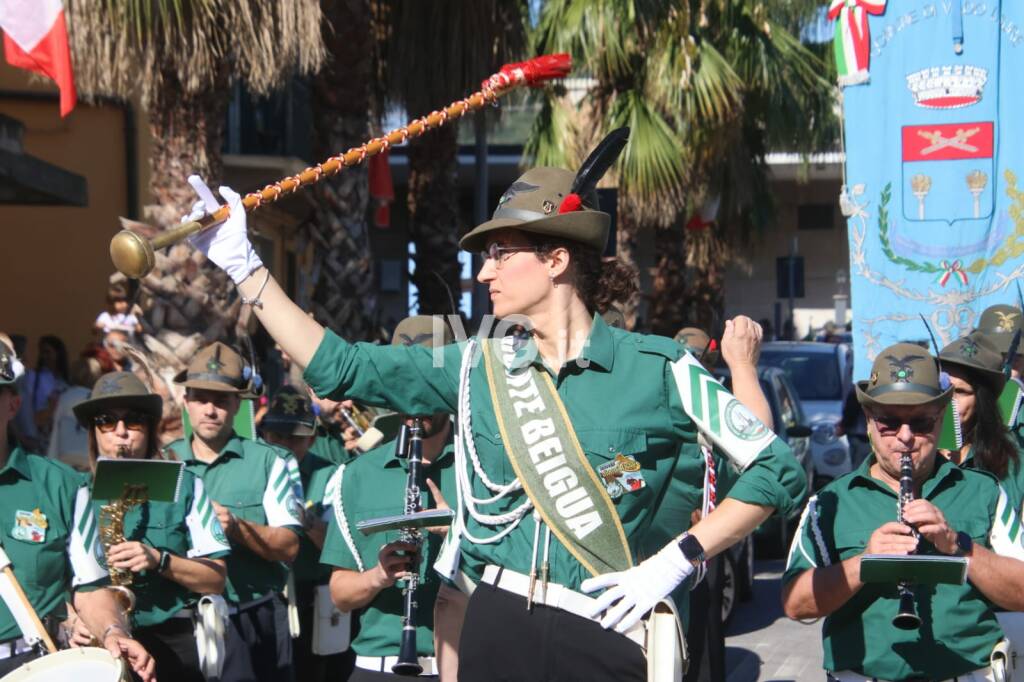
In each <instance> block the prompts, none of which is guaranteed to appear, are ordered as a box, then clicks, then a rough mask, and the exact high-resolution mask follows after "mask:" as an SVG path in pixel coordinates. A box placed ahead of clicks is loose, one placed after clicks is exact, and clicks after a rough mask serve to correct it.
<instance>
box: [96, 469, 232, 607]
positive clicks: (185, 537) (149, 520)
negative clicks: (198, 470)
mask: <svg viewBox="0 0 1024 682" xmlns="http://www.w3.org/2000/svg"><path fill="white" fill-rule="evenodd" d="M102 504H103V503H102V501H99V500H93V501H92V507H93V511H94V513H95V514H96V515H97V518H99V514H100V507H101V506H102ZM124 537H125V541H127V542H133V541H134V542H141V543H143V544H145V545H149V546H150V547H153V548H154V549H156V550H158V551H161V552H163V551H167V552H170V553H171V554H174V555H177V556H180V557H186V558H189V559H194V558H198V557H202V558H206V559H222V558H224V557H226V556H227V555H228V551H229V549H230V547H229V546H228V540H227V538H226V537H224V531H223V529H222V528H221V527H220V521H218V520H217V515H216V514H215V513H214V511H213V505H212V504H210V499H209V497H208V496H207V495H206V490H205V488H204V487H203V482H202V480H200V479H199V477H198V476H196V475H195V474H193V473H192V472H190V471H183V472H182V479H181V492H180V493H179V494H178V499H177V500H176V501H174V502H145V503H143V504H141V505H138V506H133V507H131V508H130V509H129V510H128V511H127V512H126V513H125V515H124ZM130 589H131V590H132V592H134V593H135V600H136V603H135V610H134V611H133V612H132V622H133V624H134V625H136V626H137V627H148V626H150V625H159V624H160V623H163V622H164V621H166V620H167V619H169V618H171V617H172V616H173V615H174V614H176V613H177V612H179V611H181V610H182V609H183V608H186V607H191V606H193V605H194V604H195V602H196V601H198V599H199V596H200V595H197V594H195V593H194V592H191V591H190V590H189V589H188V588H186V587H185V586H183V585H181V584H180V583H177V582H175V581H173V580H169V579H167V578H164V577H162V576H161V575H160V574H159V573H158V572H157V571H155V570H154V571H142V572H141V573H136V574H134V576H133V577H132V584H131V585H130Z"/></svg>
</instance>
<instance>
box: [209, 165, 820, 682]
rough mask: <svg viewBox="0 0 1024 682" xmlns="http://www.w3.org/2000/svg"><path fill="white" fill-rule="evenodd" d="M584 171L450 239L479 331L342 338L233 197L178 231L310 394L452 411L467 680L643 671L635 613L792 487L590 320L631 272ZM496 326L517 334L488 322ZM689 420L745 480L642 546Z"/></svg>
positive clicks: (736, 410)
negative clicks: (214, 223)
mask: <svg viewBox="0 0 1024 682" xmlns="http://www.w3.org/2000/svg"><path fill="white" fill-rule="evenodd" d="M620 149H621V147H620ZM609 163H610V159H608V158H604V159H603V160H601V159H598V160H597V161H588V163H585V164H584V168H587V169H594V168H607V167H608V164H609ZM597 175H599V173H598V174H597ZM597 180H598V177H594V175H593V174H591V173H589V172H583V171H581V173H579V174H576V173H572V172H570V171H566V170H562V169H555V168H537V169H533V170H531V171H528V172H527V173H526V174H525V175H523V176H522V177H521V178H519V180H517V181H516V182H515V183H513V185H512V186H511V187H510V188H509V190H508V191H507V192H506V193H505V194H504V195H503V196H502V198H501V200H500V201H499V203H498V208H497V210H496V211H495V214H494V219H493V220H491V221H488V222H487V223H484V224H482V225H480V226H478V227H477V228H475V229H474V230H473V231H471V232H470V233H469V234H467V235H466V236H465V237H463V239H462V241H461V244H460V245H461V246H462V248H464V249H466V250H470V251H475V252H478V253H480V255H481V258H482V262H483V266H482V269H481V271H480V272H479V274H478V275H477V279H478V281H480V282H481V283H483V284H485V285H487V286H488V288H489V290H490V298H491V302H492V304H493V307H494V315H495V317H496V318H498V319H499V320H500V321H499V323H498V326H497V328H496V329H497V331H496V332H495V333H494V335H493V338H487V337H488V336H490V334H488V333H487V332H488V331H489V330H488V329H486V328H485V329H483V330H482V332H481V334H480V335H479V337H475V338H473V339H470V340H469V343H468V344H450V345H447V346H443V347H441V348H434V349H429V348H426V347H424V346H420V345H409V346H388V347H380V346H373V345H370V344H362V343H357V344H349V343H347V342H345V341H344V340H342V339H341V338H339V337H338V336H337V335H335V334H333V333H332V332H330V331H326V330H324V329H323V328H322V327H321V326H320V325H319V324H317V323H316V321H315V320H312V319H311V318H309V317H308V316H307V315H306V313H305V312H304V311H303V310H302V309H301V308H299V307H298V306H296V305H295V304H294V303H293V302H292V301H290V300H289V299H288V297H287V295H286V294H285V293H284V291H283V290H282V289H281V287H280V286H279V285H278V284H277V283H276V282H275V281H274V280H273V278H272V277H271V276H270V272H269V271H268V270H267V269H266V268H264V267H263V265H262V262H261V261H260V259H259V257H258V255H257V254H256V252H255V251H254V250H253V248H252V245H251V244H250V243H249V241H248V238H247V237H246V227H245V220H246V218H245V210H244V207H243V206H242V204H241V199H240V197H239V196H238V195H237V194H235V193H234V192H233V191H231V190H230V189H227V188H221V190H220V192H221V196H222V197H224V198H225V199H226V200H227V203H228V204H229V205H230V206H231V217H230V218H229V219H228V220H227V222H225V223H224V224H222V225H220V226H219V227H218V228H217V229H215V230H211V231H209V232H207V233H205V234H203V235H200V236H199V237H197V238H195V239H194V240H193V243H194V244H195V245H196V246H197V248H199V249H200V250H202V251H203V252H204V253H205V254H206V255H207V256H208V257H209V258H210V260H212V261H213V262H214V263H216V264H217V265H218V266H220V267H221V268H223V269H224V270H225V271H226V272H227V274H228V275H229V276H230V277H231V278H232V279H233V280H234V281H235V283H236V284H237V285H238V287H239V291H240V292H241V295H242V296H243V301H245V302H246V303H248V304H250V305H252V306H253V310H254V312H255V314H256V316H257V317H258V318H259V319H260V321H261V322H262V324H263V326H264V327H265V328H266V329H267V331H268V332H269V333H270V334H271V336H273V337H274V339H275V340H276V341H277V342H278V343H279V344H280V345H281V347H282V348H284V350H285V351H286V352H287V353H288V354H289V355H290V356H291V357H292V358H293V359H294V360H295V361H296V362H298V363H299V364H300V365H302V366H305V367H306V373H305V378H306V381H307V383H308V384H309V385H310V386H311V387H312V388H313V389H314V391H315V392H316V393H317V395H326V396H330V397H338V396H342V395H343V396H345V397H350V398H353V399H355V400H358V401H360V402H362V403H365V404H368V405H374V406H377V405H380V406H386V407H388V408H390V409H392V410H395V411H396V412H400V413H402V414H411V415H427V414H433V413H437V412H446V413H450V414H455V415H457V420H458V426H459V434H460V439H459V442H457V443H456V452H457V453H458V455H459V456H458V458H457V459H458V462H457V464H456V467H457V469H458V480H459V481H460V483H459V495H458V498H459V499H458V500H456V501H455V505H454V506H455V508H456V519H455V523H454V526H453V530H452V533H451V534H450V536H449V537H450V543H449V547H448V550H454V549H455V547H456V545H457V548H458V550H459V551H458V552H455V551H447V550H446V551H442V552H441V557H440V559H439V561H438V564H439V566H438V567H437V570H438V571H439V572H441V573H442V575H445V576H446V577H448V578H451V579H452V580H454V581H456V582H457V583H458V584H461V585H467V586H468V585H471V584H472V583H476V584H477V586H478V588H477V589H476V590H475V591H473V594H472V596H471V598H470V602H469V606H468V610H467V613H466V620H465V623H464V625H463V628H462V637H461V642H460V652H459V679H460V680H463V682H465V681H467V680H469V681H473V680H493V679H495V678H496V677H500V678H501V679H505V680H537V679H570V678H571V679H616V680H642V679H645V677H646V663H645V658H644V650H643V648H642V647H643V636H642V630H643V628H642V624H641V623H640V621H641V618H643V617H644V616H645V615H646V614H647V613H649V612H650V611H651V609H652V608H653V607H654V606H655V605H656V604H657V603H658V602H659V601H660V600H662V599H664V598H665V597H666V596H667V595H668V594H669V593H670V592H671V591H672V590H673V589H674V588H675V587H676V586H677V585H679V584H680V583H681V582H682V581H683V580H685V579H686V578H687V576H689V575H690V574H692V573H694V572H695V571H697V570H699V569H700V567H701V566H702V565H703V559H704V556H705V555H707V556H713V555H715V554H718V553H720V552H721V551H723V550H724V549H726V548H727V547H728V546H729V545H731V544H732V543H734V542H736V541H737V540H739V539H741V538H743V537H745V536H746V535H747V534H748V533H749V532H750V531H752V530H753V529H754V528H755V527H756V526H757V525H758V524H760V523H761V522H762V521H763V520H764V519H765V518H767V517H768V516H769V515H770V514H771V513H772V511H773V510H775V509H780V510H781V511H783V512H788V510H789V509H791V508H792V507H793V506H794V505H795V504H796V502H797V500H799V499H800V498H801V497H802V495H803V494H804V490H805V486H806V480H805V477H804V475H803V472H802V471H801V469H800V467H799V466H798V465H797V463H796V461H795V459H794V458H793V456H792V453H791V452H790V451H789V449H788V448H787V447H786V446H785V444H783V443H781V442H780V441H778V440H777V439H775V438H774V437H773V436H772V435H771V434H770V432H767V430H766V429H765V428H764V426H763V425H761V424H760V422H758V421H757V420H756V418H754V417H753V416H752V415H750V413H749V411H748V410H746V408H743V407H742V405H740V403H739V401H737V400H735V398H733V397H732V396H731V395H729V394H728V392H726V391H725V389H723V388H722V387H721V385H720V384H718V383H717V382H715V381H714V380H713V379H712V378H711V377H710V376H708V375H707V373H706V371H705V370H703V369H702V368H700V367H699V365H696V366H695V361H693V362H691V360H692V357H691V356H689V355H688V354H686V353H685V351H684V350H683V349H682V348H681V347H680V346H679V345H678V344H676V343H675V342H674V341H672V340H671V339H668V338H664V337H656V336H651V335H643V334H634V333H631V332H627V331H624V330H620V329H613V328H611V327H609V326H608V325H607V324H606V323H605V322H604V321H603V319H602V318H601V316H600V314H599V313H600V312H601V311H602V310H605V309H606V308H607V307H608V306H609V305H610V304H612V303H614V302H615V301H621V300H625V299H626V298H628V297H629V296H631V295H633V294H634V293H635V292H636V289H637V282H636V277H635V273H633V272H631V271H630V270H628V269H627V268H625V267H624V266H623V265H622V264H620V263H618V262H617V261H614V260H611V261H606V260H604V259H602V252H603V250H604V248H605V245H606V244H607V242H608V236H609V232H610V222H611V218H610V216H609V215H608V214H607V213H603V212H601V211H600V210H598V201H597V193H596V189H595V186H596V183H597ZM190 182H191V183H192V185H193V187H195V188H196V190H197V193H198V194H199V196H200V199H201V200H202V202H203V205H202V206H197V207H196V213H197V214H198V213H202V212H204V210H205V209H204V206H209V207H210V208H211V209H213V207H214V206H215V205H216V204H217V203H218V201H217V199H216V198H215V197H214V196H213V194H212V192H210V190H209V189H208V188H206V187H205V185H203V184H202V181H201V180H199V179H198V178H196V177H192V178H190ZM491 322H493V319H492V320H489V321H488V323H491ZM510 322H516V323H518V324H519V325H521V327H522V328H523V329H525V330H526V335H525V336H523V335H518V336H516V335H507V334H504V333H502V332H501V329H502V327H505V328H506V330H508V327H510V326H511V325H510V324H509V323H510ZM441 326H443V322H442V324H441V325H438V327H437V328H436V330H435V332H434V333H435V334H437V333H438V332H439V331H440V327H441ZM680 387H682V390H681V389H680ZM705 396H707V397H706V398H705ZM521 422H522V423H521ZM509 425H511V428H509ZM698 428H702V429H704V428H706V429H708V430H709V433H711V434H712V438H717V439H721V440H722V442H728V443H730V444H731V445H730V447H729V448H728V449H726V451H725V452H724V454H726V455H728V456H730V457H735V460H736V462H737V465H738V466H740V467H741V468H743V469H744V473H743V474H742V475H741V476H740V477H739V478H738V480H737V482H736V484H735V485H734V487H733V488H732V491H731V494H730V497H729V499H726V500H721V501H720V502H719V505H718V507H717V509H716V510H715V512H713V513H712V514H709V515H708V516H707V517H706V518H704V519H702V520H701V522H700V523H698V524H697V525H696V526H694V527H693V528H691V529H690V530H689V531H688V532H687V533H682V531H683V529H684V528H685V527H686V524H687V522H688V520H689V518H688V517H689V514H688V513H687V514H686V515H685V516H683V517H680V518H679V519H678V524H677V525H676V532H677V533H682V535H679V536H678V537H674V538H673V539H672V540H670V541H669V542H668V543H667V544H665V546H664V547H663V548H661V549H660V550H659V551H657V552H656V553H655V554H653V556H649V557H647V558H644V557H642V556H639V551H638V548H639V547H640V546H641V545H642V543H643V540H644V536H645V534H646V533H647V532H648V530H649V528H650V526H651V522H652V518H653V517H654V516H655V515H656V514H657V513H658V509H659V506H660V505H661V504H662V503H663V502H664V501H665V497H666V493H667V492H669V483H670V481H671V479H672V472H673V470H674V469H675V468H676V466H677V464H678V463H679V462H680V461H681V459H682V458H684V457H685V458H699V457H701V454H700V448H699V447H698V445H697V439H696V432H697V429H698ZM470 462H471V463H470ZM692 484H693V485H694V486H697V487H702V486H703V479H702V478H701V480H694V481H692ZM526 489H529V491H530V492H529V494H527V493H526V492H525V490H526ZM673 490H674V488H673ZM458 557H461V562H459V559H458ZM595 576H596V577H595ZM584 593H586V594H584Z"/></svg>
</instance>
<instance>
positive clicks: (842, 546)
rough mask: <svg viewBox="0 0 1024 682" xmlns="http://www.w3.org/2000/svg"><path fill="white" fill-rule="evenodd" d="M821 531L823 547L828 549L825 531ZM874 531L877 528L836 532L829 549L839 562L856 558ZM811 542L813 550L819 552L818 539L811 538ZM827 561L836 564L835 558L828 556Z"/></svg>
mask: <svg viewBox="0 0 1024 682" xmlns="http://www.w3.org/2000/svg"><path fill="white" fill-rule="evenodd" d="M808 523H810V519H808ZM879 525H881V524H879ZM821 530H822V533H823V535H822V541H823V542H824V544H825V546H826V547H828V546H829V542H828V538H827V536H825V535H824V532H825V529H824V528H822V529H821ZM876 530H877V528H852V529H849V530H837V531H836V532H835V541H834V542H833V543H832V544H833V547H832V548H831V549H832V550H833V551H834V552H837V553H838V555H839V560H840V561H842V560H844V559H849V558H850V557H852V556H856V555H858V554H860V553H861V552H863V551H864V549H865V548H866V547H867V546H868V540H870V539H871V534H872V533H874V532H875V531H876ZM812 536H813V531H812ZM812 540H813V542H814V546H815V548H816V549H817V550H818V552H821V550H822V547H821V546H820V543H819V542H818V539H817V538H816V537H813V538H812ZM829 561H830V562H831V563H836V557H835V556H829Z"/></svg>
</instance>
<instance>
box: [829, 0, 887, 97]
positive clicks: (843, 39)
mask: <svg viewBox="0 0 1024 682" xmlns="http://www.w3.org/2000/svg"><path fill="white" fill-rule="evenodd" d="M885 3H886V0H832V4H831V5H829V8H828V18H829V19H830V20H831V21H835V22H836V28H835V40H834V41H833V47H834V49H835V55H836V71H838V72H839V85H842V86H847V85H856V84H858V83H866V82H867V80H868V62H869V55H870V54H871V35H870V33H869V31H868V15H869V14H882V13H883V12H885Z"/></svg>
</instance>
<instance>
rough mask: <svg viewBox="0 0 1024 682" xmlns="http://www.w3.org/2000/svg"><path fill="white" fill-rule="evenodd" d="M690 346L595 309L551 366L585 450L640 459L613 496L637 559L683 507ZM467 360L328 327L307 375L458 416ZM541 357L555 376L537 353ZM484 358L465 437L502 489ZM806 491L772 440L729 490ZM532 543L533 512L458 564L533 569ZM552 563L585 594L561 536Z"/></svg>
mask: <svg viewBox="0 0 1024 682" xmlns="http://www.w3.org/2000/svg"><path fill="white" fill-rule="evenodd" d="M683 353H684V351H683V349H682V348H681V347H680V346H679V345H678V344H677V343H676V342H674V341H672V340H671V339H667V338H664V337H658V336H648V335H642V334H635V333H632V332H627V331H624V330H621V329H615V328H611V327H609V326H608V325H607V324H606V323H605V322H604V320H602V319H601V318H600V316H597V317H595V318H594V323H593V327H592V329H591V332H590V336H589V338H588V342H587V344H586V345H585V346H584V350H583V352H582V353H581V354H580V356H579V358H577V359H576V360H575V361H573V362H571V363H567V364H566V365H565V366H564V367H562V368H561V370H560V371H559V372H558V374H557V375H554V374H553V373H552V380H553V383H554V384H555V386H556V388H557V391H558V395H559V396H560V398H561V400H562V402H563V403H564V405H565V409H566V411H567V413H568V415H569V418H570V420H571V422H572V424H573V426H574V428H575V430H576V435H577V437H578V439H579V442H580V445H581V446H582V448H583V451H584V453H585V454H586V456H587V459H588V460H589V461H590V463H591V464H592V465H593V466H594V467H595V469H596V468H598V467H599V466H600V465H602V464H605V463H607V462H610V461H613V460H614V459H615V457H616V455H618V454H623V455H626V456H630V457H633V458H635V459H636V460H637V461H638V462H639V463H640V464H641V473H642V475H643V478H644V483H645V485H644V487H643V488H641V489H639V490H637V491H634V492H627V493H625V494H623V495H622V496H621V497H619V498H618V499H616V500H615V501H614V505H615V508H616V510H617V512H618V514H619V518H620V519H621V521H622V524H623V526H624V529H625V533H626V538H627V540H628V542H629V545H630V549H631V551H632V553H633V555H634V557H635V556H636V555H637V553H638V550H640V549H642V548H643V545H642V543H643V540H644V536H645V535H646V533H647V532H648V530H649V529H650V526H651V522H652V519H653V518H654V517H655V515H656V514H657V513H658V510H659V507H661V506H662V505H666V504H670V503H672V504H674V503H675V502H676V501H675V500H667V499H666V494H667V493H675V492H676V491H678V488H674V487H672V486H670V485H669V484H670V482H671V480H672V477H673V472H674V471H675V470H676V468H677V467H678V466H679V462H680V460H681V459H690V458H700V457H701V455H700V449H699V448H698V447H697V444H696V432H695V429H694V425H693V422H692V421H691V419H690V418H689V417H688V416H687V415H686V414H685V413H684V411H683V407H682V402H681V400H680V397H679V395H678V391H677V390H676V384H675V380H674V378H673V375H672V370H671V365H670V363H671V362H673V361H675V360H677V359H678V358H680V357H681V356H682V354H683ZM435 356H436V360H435ZM461 356H462V346H460V345H459V344H452V345H449V346H445V347H444V348H440V349H430V348H426V347H424V346H376V345H372V344H369V343H355V344H349V343H347V342H345V341H343V340H342V339H340V338H338V337H337V336H336V335H335V334H333V333H332V332H330V331H328V332H327V333H326V335H325V337H324V339H323V341H322V342H321V344H320V346H319V348H318V349H317V351H316V354H315V355H314V357H313V359H312V361H311V362H310V364H309V366H308V367H307V368H306V373H305V380H306V382H307V383H308V384H309V385H310V386H311V387H312V388H313V390H314V391H315V392H316V393H317V395H321V396H333V397H340V396H345V397H348V398H354V399H356V400H359V401H361V402H364V403H366V404H368V405H375V406H385V407H388V408H391V409H393V410H395V411H396V412H401V413H404V414H432V413H435V412H446V413H450V414H454V413H456V412H458V405H457V403H458V383H459V370H460V365H461V360H462V357H461ZM535 363H536V365H537V366H538V367H539V368H540V369H541V370H542V371H549V372H550V370H548V369H547V368H546V367H544V366H543V364H542V361H541V359H540V356H539V355H538V356H537V359H536V361H535ZM482 364H483V363H482V362H478V363H477V365H476V366H475V368H474V369H473V371H472V372H471V373H470V378H469V384H470V408H471V413H472V433H471V434H467V435H469V436H470V437H472V438H473V442H474V443H475V446H476V451H477V453H478V455H479V458H480V462H481V466H482V467H483V469H484V471H485V472H486V473H487V475H488V477H489V478H490V479H491V480H492V481H494V482H496V483H499V484H500V483H508V482H510V481H512V480H513V478H514V477H515V472H514V470H513V469H512V465H511V463H510V462H509V460H508V457H507V456H506V454H505V446H504V444H503V443H502V440H501V437H500V435H499V431H498V425H497V420H496V418H495V411H494V407H493V405H492V403H491V395H490V389H489V386H488V383H487V377H486V372H485V371H484V368H483V367H482V366H481V365H482ZM695 471H696V469H695ZM470 479H471V481H470V484H471V486H472V487H473V494H474V495H475V496H476V497H478V498H489V497H491V496H492V495H493V493H491V492H490V491H489V490H488V489H487V488H486V487H485V486H484V484H483V483H482V481H481V480H480V479H479V477H478V476H476V475H475V474H473V473H470ZM702 484H703V479H702V477H695V478H694V479H693V480H690V481H689V485H690V486H693V487H696V488H700V487H701V486H702ZM805 486H806V480H805V476H804V474H803V471H802V470H801V468H800V466H799V465H798V464H797V462H796V460H795V459H794V458H793V456H792V453H791V452H790V451H789V448H788V447H787V446H786V444H785V443H783V442H782V441H779V440H775V441H773V443H772V444H771V445H769V446H768V447H766V448H765V449H764V451H763V452H761V454H760V455H759V456H758V457H757V459H756V460H755V461H754V462H753V463H752V464H751V466H750V467H749V468H748V469H747V471H746V472H745V473H744V474H743V476H741V477H740V478H739V479H738V480H737V481H736V484H735V486H734V487H733V489H732V492H731V496H732V497H734V498H736V499H738V500H741V501H744V502H749V503H751V504H757V505H766V506H771V507H775V508H779V509H781V511H782V512H783V513H787V512H788V511H789V510H790V509H792V508H793V507H795V506H796V504H797V500H799V499H801V497H802V496H803V494H804V489H805ZM523 496H524V493H522V492H521V491H518V492H514V493H512V494H510V495H509V496H508V497H506V498H505V499H504V500H502V501H500V502H498V503H495V504H492V505H489V506H488V507H487V509H486V512H487V513H489V514H501V513H505V512H507V511H509V510H511V509H513V508H515V507H517V506H519V505H520V504H521V503H522V502H523ZM679 506H685V505H679ZM688 520H689V511H687V512H686V514H680V516H679V518H678V519H674V520H673V521H674V523H676V524H677V525H676V528H677V529H678V530H677V531H676V532H677V533H678V532H681V531H682V530H683V528H685V527H686V524H687V523H688ZM466 528H467V530H468V531H469V532H470V533H471V534H472V535H474V536H476V537H478V538H486V537H490V536H492V535H494V533H495V528H494V527H491V526H484V525H482V524H480V523H478V522H477V521H476V520H474V519H473V518H472V517H471V516H470V515H468V514H467V515H466ZM541 535H542V536H543V535H544V534H541ZM533 538H534V521H533V516H532V514H527V515H526V516H525V517H524V518H523V519H522V521H521V522H520V523H519V525H518V526H517V527H516V528H515V529H514V530H512V531H511V532H510V533H509V534H508V535H506V536H505V537H504V538H503V539H502V540H501V541H500V542H496V543H493V544H473V543H471V542H470V541H468V540H466V539H465V536H464V537H463V542H462V544H461V550H462V566H461V568H462V570H463V571H465V572H466V573H467V574H468V575H469V577H470V578H471V579H473V580H479V579H480V576H481V574H482V573H483V569H484V567H485V566H486V565H487V564H494V565H500V566H504V567H506V568H509V569H512V570H515V571H518V572H520V573H523V574H526V573H529V571H530V559H531V557H532V556H533V544H534V543H533ZM550 566H551V572H550V579H551V581H552V582H555V583H559V584H561V585H565V586H568V587H570V588H572V589H579V585H580V583H581V582H582V581H583V580H584V579H586V578H588V577H589V574H588V572H587V571H586V569H585V568H584V567H583V566H582V565H581V564H580V563H579V562H578V561H577V560H576V559H575V558H574V557H573V556H572V555H571V554H570V553H569V551H568V550H567V549H565V547H564V546H562V545H561V543H560V542H558V541H557V539H552V542H551V548H550Z"/></svg>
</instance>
